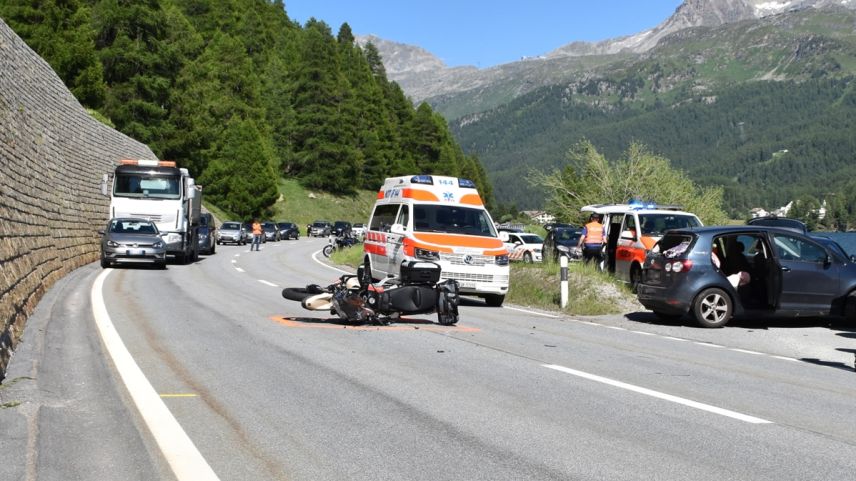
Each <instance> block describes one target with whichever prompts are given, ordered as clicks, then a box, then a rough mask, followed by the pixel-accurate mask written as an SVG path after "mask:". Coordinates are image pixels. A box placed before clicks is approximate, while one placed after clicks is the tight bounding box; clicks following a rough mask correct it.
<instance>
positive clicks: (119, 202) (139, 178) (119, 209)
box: [101, 159, 202, 264]
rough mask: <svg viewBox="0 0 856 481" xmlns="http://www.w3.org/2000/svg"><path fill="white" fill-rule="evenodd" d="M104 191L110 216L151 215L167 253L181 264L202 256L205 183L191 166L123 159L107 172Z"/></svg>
mask: <svg viewBox="0 0 856 481" xmlns="http://www.w3.org/2000/svg"><path fill="white" fill-rule="evenodd" d="M111 182H112V184H111ZM101 193H102V194H104V195H105V196H108V195H109V196H110V215H109V217H110V218H115V217H135V218H141V219H148V220H150V221H152V222H154V223H155V224H156V225H157V227H158V230H159V231H160V234H161V237H162V238H163V241H164V243H165V244H166V248H167V255H171V256H174V257H175V259H176V261H177V262H179V263H181V264H185V263H189V262H195V261H196V260H197V259H198V257H199V243H198V236H199V227H200V218H201V208H202V187H201V186H198V185H196V182H195V181H194V180H193V178H192V177H191V176H190V173H189V172H188V170H187V169H185V168H178V167H176V164H175V162H172V161H163V160H148V159H138V160H131V159H125V160H120V161H119V163H118V165H116V168H115V170H114V171H113V172H112V173H109V174H104V176H103V178H102V180H101Z"/></svg>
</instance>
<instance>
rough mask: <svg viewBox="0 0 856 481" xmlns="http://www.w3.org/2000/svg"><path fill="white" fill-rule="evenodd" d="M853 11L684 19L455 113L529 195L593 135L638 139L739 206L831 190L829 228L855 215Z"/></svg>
mask: <svg viewBox="0 0 856 481" xmlns="http://www.w3.org/2000/svg"><path fill="white" fill-rule="evenodd" d="M854 22H856V13H854V12H853V11H851V10H843V9H842V10H811V9H809V10H805V11H799V12H789V13H787V14H782V15H778V16H775V17H770V18H766V19H763V20H757V21H744V22H740V23H737V24H729V25H725V26H722V27H717V28H690V29H686V30H684V31H681V32H679V33H677V34H674V35H672V36H670V37H667V38H666V39H664V40H663V41H661V42H660V44H659V45H658V47H657V48H655V49H654V50H652V51H651V52H649V53H647V54H645V55H642V56H639V57H638V58H636V59H620V60H617V61H616V62H615V63H614V64H612V65H610V66H607V67H602V68H600V69H598V70H595V71H590V72H588V73H586V74H584V75H583V74H580V75H578V76H577V77H576V78H574V79H573V80H570V81H566V82H562V83H560V84H557V85H554V86H550V87H545V88H541V89H538V90H535V91H533V92H530V93H529V94H526V95H524V96H521V97H518V98H516V99H514V100H513V101H511V102H509V103H507V104H505V105H503V106H501V107H498V108H495V109H492V110H490V111H487V112H483V113H479V114H473V115H468V116H465V117H462V118H459V119H457V120H454V121H453V122H452V125H453V126H454V131H455V132H456V136H457V137H458V139H459V140H460V142H461V145H462V146H463V148H464V150H465V151H466V152H470V153H474V154H476V155H478V156H479V157H480V158H481V159H483V161H484V162H485V164H486V166H487V169H488V171H489V172H490V173H491V176H492V180H493V182H494V185H496V186H497V191H496V194H497V198H498V199H499V200H500V201H501V202H503V203H514V204H516V205H517V206H518V207H520V208H524V207H530V208H536V207H538V206H540V205H541V199H542V197H541V195H542V193H541V192H540V191H539V189H538V188H537V187H534V186H530V185H528V184H527V183H526V182H524V181H522V180H521V179H522V178H524V177H525V176H526V174H527V173H528V172H529V170H530V169H533V168H534V169H539V170H549V169H550V168H552V167H554V166H559V165H562V164H563V163H564V162H565V157H566V152H567V150H568V149H569V148H570V147H571V146H573V145H575V144H576V143H577V142H579V141H580V140H581V139H587V140H589V141H590V142H591V143H592V144H593V145H595V146H596V147H597V148H598V150H599V151H601V152H603V153H604V154H605V155H606V156H607V157H609V158H616V157H617V156H618V155H619V154H620V153H621V152H622V151H624V150H625V149H627V148H628V146H629V145H630V144H631V143H632V142H639V143H641V144H643V145H646V146H647V147H648V148H649V149H651V150H652V151H653V152H656V153H657V154H659V155H662V156H664V157H666V158H668V159H670V160H671V161H672V164H673V165H675V166H676V167H679V168H681V169H684V170H685V171H686V172H687V173H688V174H689V175H690V177H691V178H692V179H694V180H695V181H697V182H699V183H701V184H703V185H712V186H723V187H724V190H725V197H726V204H727V207H728V209H729V210H730V213H731V215H732V216H734V217H744V216H748V215H749V209H751V208H753V207H764V208H767V209H773V208H777V207H780V206H783V205H785V204H787V203H788V202H790V201H798V202H797V203H798V204H799V205H801V206H803V207H802V210H803V211H806V210H811V208H812V207H805V206H814V207H813V208H816V207H819V206H820V205H821V204H822V202H823V201H826V202H827V204H828V205H827V207H828V209H829V211H830V214H829V215H830V217H829V218H828V219H827V222H828V223H829V225H828V226H829V227H839V228H840V227H841V226H844V227H851V228H856V197H854V196H853V195H850V194H852V193H853V192H856V183H855V182H854V181H851V179H853V178H854V176H853V174H854V173H856V162H854V153H856V136H854V135H853V132H854V131H856V130H854V127H856V92H854V88H856V84H854V78H856V77H854V75H856V32H854V30H853V25H854ZM848 192H849V193H850V194H847V193H848ZM798 210H799V209H798Z"/></svg>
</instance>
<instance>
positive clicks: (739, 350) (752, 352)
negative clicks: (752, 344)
mask: <svg viewBox="0 0 856 481" xmlns="http://www.w3.org/2000/svg"><path fill="white" fill-rule="evenodd" d="M730 349H731V350H732V351H734V352H742V353H743V354H752V355H754V356H766V354H764V353H763V352H758V351H748V350H746V349H737V348H736V347H732V348H730Z"/></svg>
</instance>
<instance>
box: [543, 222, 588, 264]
mask: <svg viewBox="0 0 856 481" xmlns="http://www.w3.org/2000/svg"><path fill="white" fill-rule="evenodd" d="M582 235H583V230H582V228H580V227H556V226H554V227H553V228H552V229H550V230H549V231H547V237H546V238H544V243H543V247H542V250H541V255H542V256H543V258H545V259H551V260H553V261H557V260H559V256H560V255H561V256H565V257H567V258H568V260H573V261H576V260H580V259H582V257H583V252H582V249H580V248H579V247H577V244H579V242H580V236H582Z"/></svg>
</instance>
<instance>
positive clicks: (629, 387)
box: [542, 364, 772, 424]
mask: <svg viewBox="0 0 856 481" xmlns="http://www.w3.org/2000/svg"><path fill="white" fill-rule="evenodd" d="M542 367H546V368H547V369H553V370H554V371H559V372H564V373H566V374H571V375H573V376H577V377H581V378H583V379H588V380H590V381H595V382H599V383H602V384H606V385H609V386H613V387H617V388H621V389H626V390H628V391H632V392H635V393H639V394H644V395H646V396H651V397H654V398H657V399H662V400H665V401H669V402H673V403H677V404H681V405H684V406H688V407H691V408H695V409H700V410H702V411H707V412H710V413H714V414H719V415H720V416H726V417H729V418H732V419H737V420H739V421H743V422H747V423H751V424H772V422H771V421H767V420H766V419H761V418H756V417H755V416H749V415H747V414H742V413H738V412H736V411H731V410H729V409H723V408H720V407H716V406H712V405H710V404H705V403H700V402H697V401H693V400H691V399H686V398H682V397H678V396H673V395H671V394H666V393H662V392H659V391H654V390H653V389H648V388H644V387H641V386H636V385H633V384H627V383H626V382H621V381H616V380H615V379H610V378H607V377H603V376H598V375H596V374H590V373H587V372H583V371H577V370H576V369H571V368H568V367H564V366H557V365H555V364H542Z"/></svg>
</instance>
